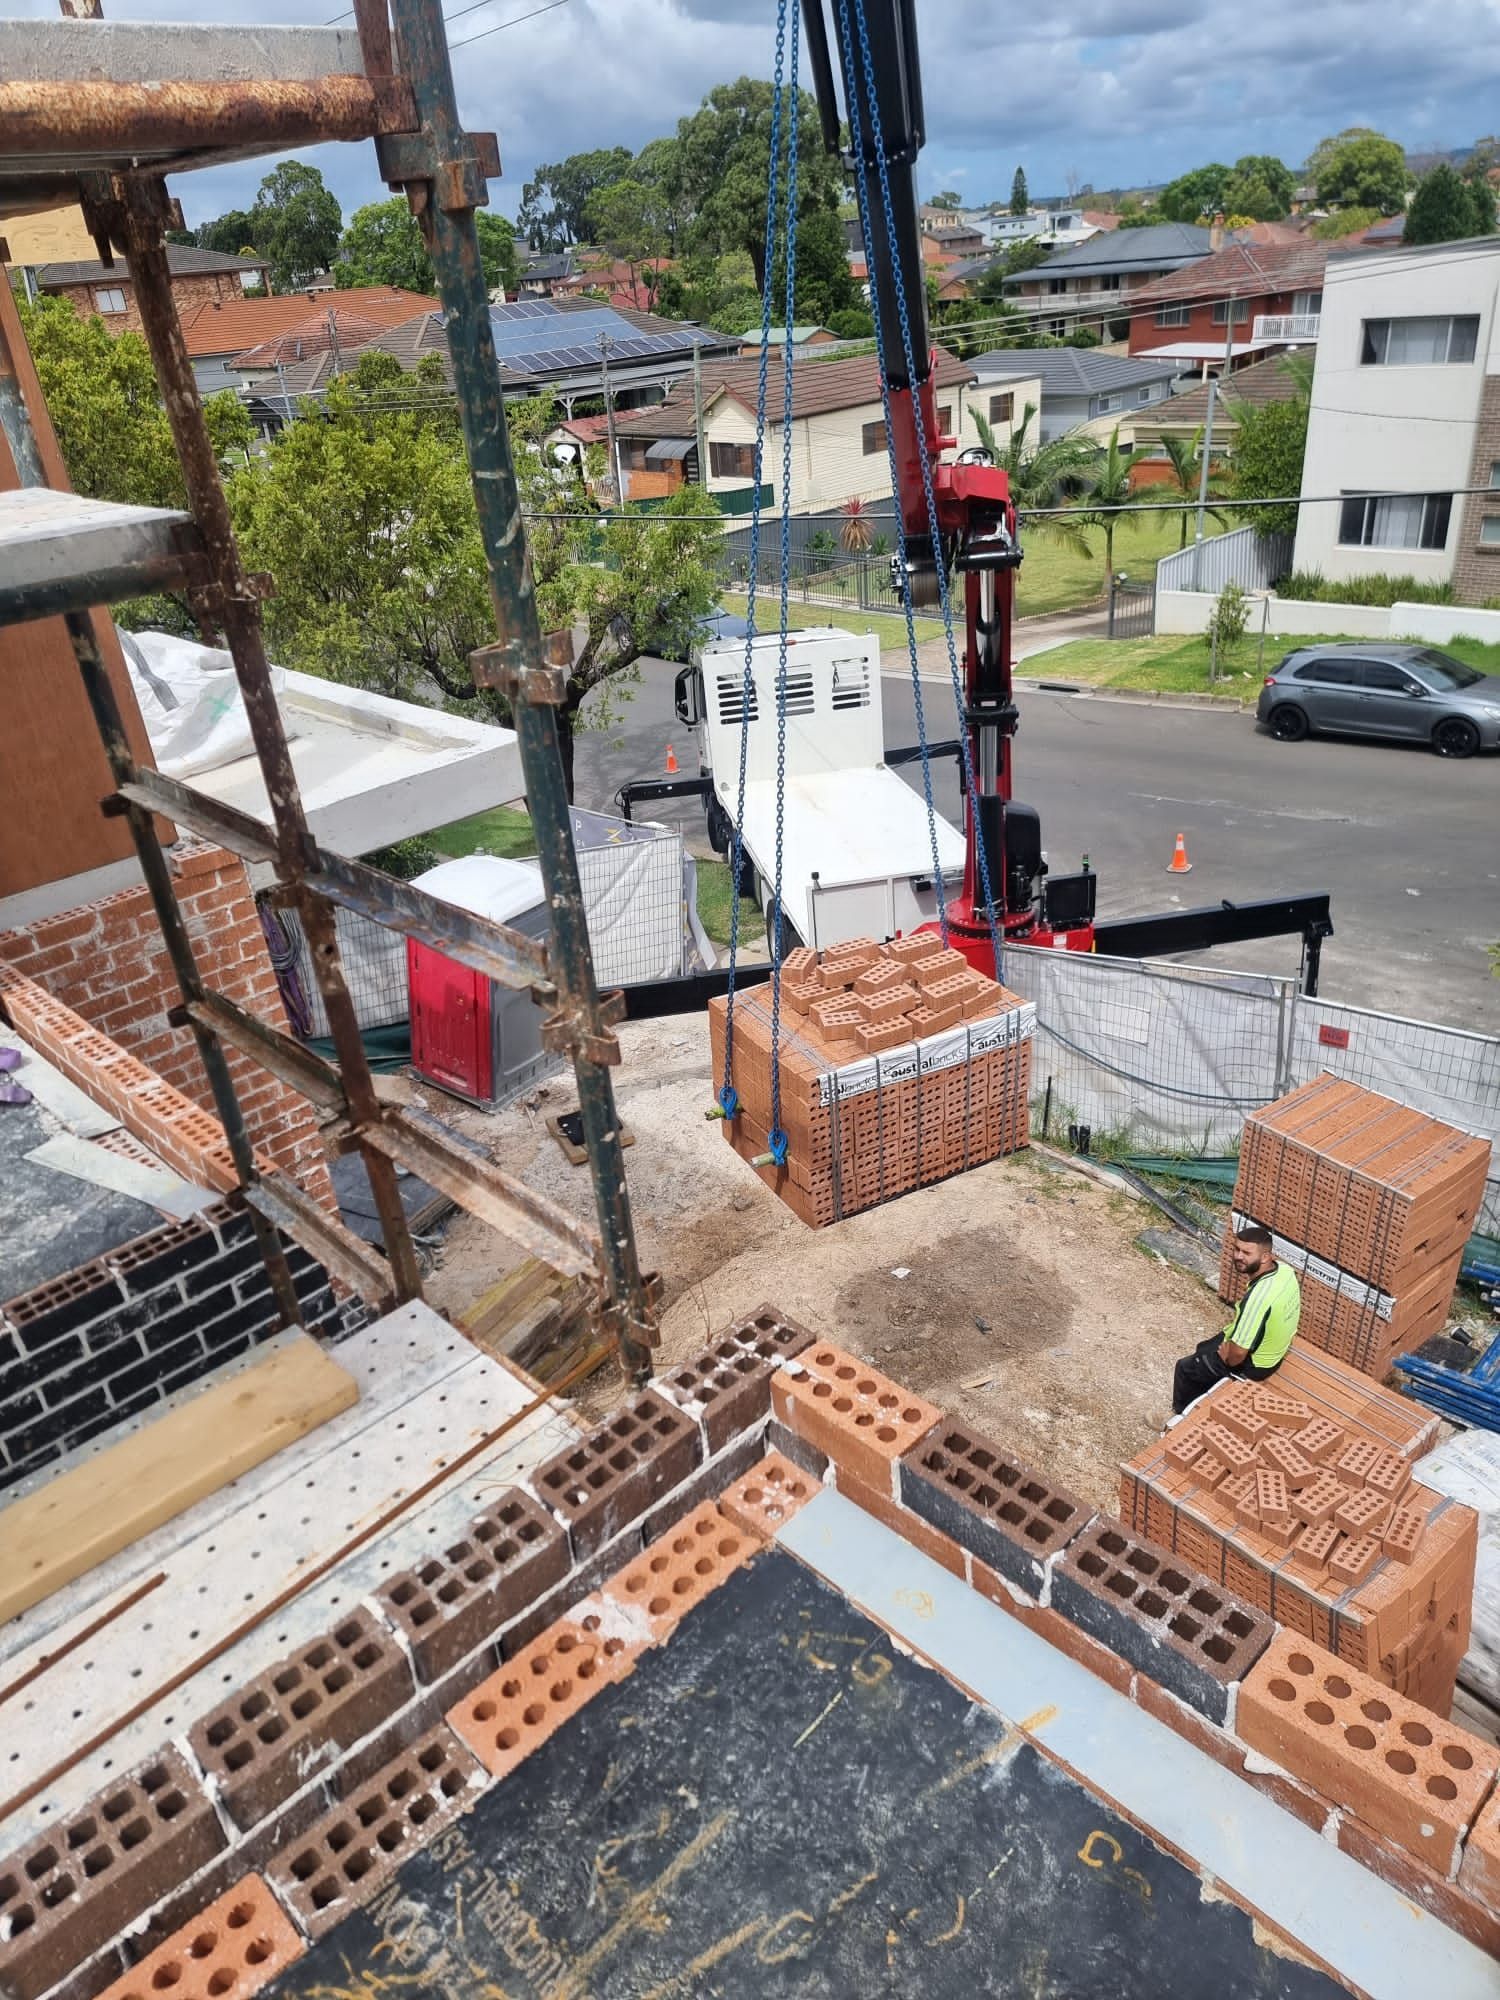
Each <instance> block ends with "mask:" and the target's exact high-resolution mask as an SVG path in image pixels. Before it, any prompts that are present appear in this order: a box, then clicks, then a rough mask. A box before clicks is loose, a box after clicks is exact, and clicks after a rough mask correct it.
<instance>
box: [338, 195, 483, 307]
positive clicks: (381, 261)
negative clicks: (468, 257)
mask: <svg viewBox="0 0 1500 2000" xmlns="http://www.w3.org/2000/svg"><path fill="white" fill-rule="evenodd" d="M474 224H475V227H476V229H477V230H478V232H479V256H480V261H481V263H482V264H483V266H484V276H485V282H486V283H487V284H488V286H489V288H490V290H491V291H494V290H495V289H496V288H497V287H499V286H504V288H505V290H506V291H507V292H513V291H514V290H515V286H516V274H517V264H516V232H515V230H514V228H513V227H512V225H511V223H510V222H509V221H508V220H507V219H506V217H505V216H503V215H496V214H494V213H493V211H492V210H490V209H487V208H481V209H477V210H476V211H475V215H474ZM333 281H334V283H335V284H336V285H337V286H338V288H339V289H340V291H348V290H350V289H351V288H353V287H354V286H357V285H392V286H394V287H396V289H397V290H399V291H406V292H420V293H423V294H424V295H426V296H431V294H432V293H434V292H435V291H436V290H437V280H436V278H435V277H434V275H433V269H432V259H431V258H430V257H429V256H428V254H427V246H426V245H425V244H424V243H423V241H422V231H421V229H420V228H419V227H418V224H417V219H416V217H415V216H414V215H413V214H412V212H411V210H410V208H409V207H408V206H407V204H406V202H405V201H404V200H403V199H402V198H401V197H400V196H399V195H397V196H394V197H393V198H392V199H391V200H390V201H372V202H369V203H368V204H367V205H366V206H365V207H364V208H357V209H356V210H355V211H354V214H353V216H352V217H351V218H350V221H349V226H348V228H347V229H346V230H345V231H344V233H343V236H342V237H341V238H340V239H339V259H338V262H337V263H336V264H335V265H334V267H333Z"/></svg>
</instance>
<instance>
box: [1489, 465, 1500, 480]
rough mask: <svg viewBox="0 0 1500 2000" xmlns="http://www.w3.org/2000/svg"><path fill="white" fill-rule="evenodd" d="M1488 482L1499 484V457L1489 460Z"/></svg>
mask: <svg viewBox="0 0 1500 2000" xmlns="http://www.w3.org/2000/svg"><path fill="white" fill-rule="evenodd" d="M1490 484H1491V486H1500V458H1492V459H1491V460H1490Z"/></svg>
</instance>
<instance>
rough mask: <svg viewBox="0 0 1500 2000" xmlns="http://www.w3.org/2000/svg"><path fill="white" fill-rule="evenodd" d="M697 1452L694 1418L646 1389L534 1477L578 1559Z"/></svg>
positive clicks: (686, 1469) (688, 1467)
mask: <svg viewBox="0 0 1500 2000" xmlns="http://www.w3.org/2000/svg"><path fill="white" fill-rule="evenodd" d="M701 1455H702V1438H701V1436H700V1434H699V1431H698V1426H697V1425H696V1424H695V1423H694V1422H693V1421H692V1420H691V1418H689V1417H688V1416H686V1415H685V1414H684V1412H683V1411H682V1410H680V1409H678V1407H677V1405H676V1404H675V1403H669V1402H668V1401H667V1400H666V1398H665V1397H663V1396H658V1395H656V1394H655V1393H654V1392H653V1391H652V1390H650V1389H647V1390H645V1391H644V1392H643V1393H642V1394H641V1395H639V1396H637V1397H635V1398H634V1400H633V1401H631V1402H629V1403H626V1404H625V1405H624V1406H623V1407H622V1408H621V1409H619V1410H617V1411H616V1412H615V1413H614V1415H613V1416H612V1417H609V1418H608V1419H606V1421H605V1422H604V1423H602V1424H597V1425H596V1426H595V1427H594V1429H593V1430H591V1431H590V1432H589V1433H588V1435H587V1436H586V1437H582V1438H580V1439H579V1440H578V1442H577V1443H576V1444H571V1445H568V1446H567V1447H566V1448H565V1449H564V1450H562V1451H560V1452H558V1453H557V1455H556V1456H555V1457H553V1458H549V1459H548V1460H547V1461H546V1463H545V1464H544V1465H541V1466H538V1468H537V1470H536V1471H535V1472H534V1473H533V1474H532V1475H531V1485H532V1488H533V1490H534V1491H535V1493H536V1494H537V1497H538V1498H539V1499H540V1500H541V1501H542V1502H543V1503H544V1505H546V1506H548V1507H550V1508H551V1509H552V1511H553V1512H554V1513H555V1514H556V1515H557V1516H558V1517H559V1519H560V1520H562V1521H563V1522H564V1523H565V1524H566V1526H567V1530H568V1535H569V1537H570V1539H571V1541H572V1545H573V1555H574V1558H575V1560H577V1561H582V1560H583V1558H584V1557H586V1556H591V1555H592V1554H593V1553H594V1551H595V1550H596V1549H599V1548H602V1547H603V1545H604V1543H605V1542H608V1541H612V1540H613V1539H614V1537H615V1536H616V1535H617V1534H618V1533H619V1532H620V1530H621V1529H622V1528H624V1527H626V1526H628V1525H629V1523H630V1522H631V1521H634V1520H637V1519H639V1517H640V1516H641V1515H642V1514H644V1513H645V1511H646V1509H647V1508H648V1507H649V1506H650V1505H651V1503H652V1501H653V1500H655V1499H656V1498H657V1496H658V1495H659V1494H661V1493H664V1492H666V1490H667V1489H668V1488H669V1487H672V1486H676V1485H677V1484H678V1483H679V1481H681V1480H683V1479H686V1478H687V1476H688V1474H689V1473H690V1472H691V1471H692V1469H693V1467H694V1466H695V1465H696V1464H697V1463H698V1461H699V1458H700V1457H701Z"/></svg>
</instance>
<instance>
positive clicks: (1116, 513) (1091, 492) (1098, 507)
mask: <svg viewBox="0 0 1500 2000" xmlns="http://www.w3.org/2000/svg"><path fill="white" fill-rule="evenodd" d="M1133 463H1134V460H1133V459H1132V457H1131V455H1130V453H1129V452H1128V451H1122V450H1121V449H1120V426H1119V425H1118V424H1116V425H1115V427H1114V429H1113V430H1112V431H1111V432H1110V434H1109V443H1108V444H1107V445H1106V446H1105V447H1104V450H1103V452H1102V453H1100V454H1099V455H1098V456H1097V457H1096V458H1095V461H1094V466H1093V470H1092V472H1091V473H1090V475H1089V478H1088V483H1087V484H1086V485H1085V487H1084V489H1083V493H1082V495H1081V496H1080V498H1081V505H1082V508H1083V513H1082V517H1081V518H1082V520H1083V522H1084V524H1085V525H1086V526H1088V527H1090V528H1102V529H1103V531H1104V582H1105V586H1106V588H1107V587H1108V585H1109V580H1110V578H1111V577H1112V576H1113V575H1114V573H1115V530H1116V529H1117V528H1118V527H1119V525H1120V518H1121V512H1122V510H1124V509H1127V508H1131V507H1139V506H1140V505H1141V504H1142V501H1141V496H1140V494H1138V493H1137V492H1136V490H1135V488H1134V487H1133V486H1132V485H1131V483H1130V469H1131V466H1132V464H1133Z"/></svg>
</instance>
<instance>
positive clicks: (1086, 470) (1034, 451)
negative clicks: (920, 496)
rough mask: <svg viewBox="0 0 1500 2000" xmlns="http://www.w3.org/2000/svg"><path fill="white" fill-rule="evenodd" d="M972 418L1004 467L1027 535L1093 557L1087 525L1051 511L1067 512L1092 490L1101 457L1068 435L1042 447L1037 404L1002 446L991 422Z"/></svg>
mask: <svg viewBox="0 0 1500 2000" xmlns="http://www.w3.org/2000/svg"><path fill="white" fill-rule="evenodd" d="M969 415H970V416H971V417H972V418H973V420H974V428H975V430H976V431H977V432H978V434H979V442H980V444H981V445H983V447H984V449H985V450H986V451H987V452H988V453H989V455H990V462H991V463H992V464H993V465H998V466H999V468H1000V470H1001V471H1002V472H1003V473H1004V474H1005V476H1006V479H1007V481H1008V482H1009V485H1010V497H1011V499H1012V500H1013V501H1014V502H1015V507H1016V512H1017V513H1018V514H1019V515H1020V517H1021V520H1020V526H1021V529H1022V531H1023V533H1024V534H1028V535H1042V536H1044V537H1045V538H1046V539H1047V540H1048V541H1053V542H1057V543H1058V544H1059V545H1060V546H1061V547H1063V548H1065V549H1067V550H1068V551H1069V553H1070V554H1072V555H1079V556H1091V555H1092V554H1093V553H1094V551H1093V545H1092V543H1091V542H1090V541H1089V538H1088V536H1087V535H1086V534H1085V533H1084V527H1083V524H1082V522H1080V521H1079V520H1078V519H1077V518H1076V517H1075V516H1073V515H1071V514H1059V513H1056V512H1053V511H1051V510H1053V509H1056V508H1059V507H1065V506H1067V505H1068V504H1069V502H1070V501H1072V500H1075V499H1076V498H1077V496H1078V495H1079V494H1080V493H1081V492H1082V491H1083V489H1084V487H1085V486H1086V485H1087V484H1088V479H1089V475H1090V472H1091V471H1092V469H1093V465H1094V460H1095V457H1096V453H1095V452H1094V449H1093V447H1092V446H1091V445H1090V444H1089V443H1088V442H1087V441H1086V440H1085V439H1083V438H1080V437H1076V436H1072V435H1070V434H1068V433H1066V432H1065V433H1064V434H1063V436H1061V437H1056V438H1049V439H1048V441H1047V442H1046V443H1045V444H1042V443H1040V442H1038V441H1037V439H1036V437H1035V436H1034V434H1033V431H1032V426H1033V424H1035V423H1036V421H1037V411H1036V405H1035V403H1028V404H1027V405H1026V407H1025V409H1024V410H1023V411H1022V412H1021V421H1020V422H1019V423H1018V424H1012V425H1011V431H1010V436H1009V437H1008V438H1007V439H1006V441H1005V443H1004V444H1003V445H1002V444H1001V443H1000V442H999V441H998V440H997V438H996V436H995V433H994V429H993V428H992V426H991V425H990V423H989V421H988V419H987V418H986V417H984V416H982V415H981V414H980V412H979V411H978V410H976V409H972V408H971V409H970V411H969ZM1033 517H1034V518H1033Z"/></svg>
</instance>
